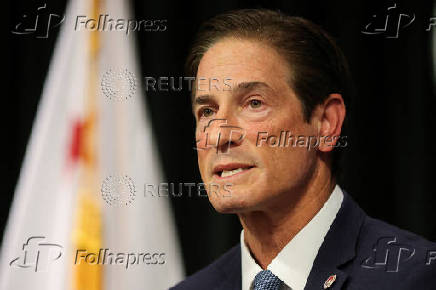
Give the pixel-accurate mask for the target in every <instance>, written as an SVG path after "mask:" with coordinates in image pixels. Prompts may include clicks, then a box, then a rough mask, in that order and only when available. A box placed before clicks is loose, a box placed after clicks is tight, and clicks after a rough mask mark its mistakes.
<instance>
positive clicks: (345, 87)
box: [186, 9, 352, 172]
mask: <svg viewBox="0 0 436 290" xmlns="http://www.w3.org/2000/svg"><path fill="white" fill-rule="evenodd" d="M224 38H236V39H246V40H255V41H259V42H261V43H264V44H267V45H269V46H270V47H272V48H274V49H275V50H276V51H277V52H278V53H279V54H280V55H281V56H282V57H283V58H284V59H285V60H286V62H287V64H288V68H289V71H290V73H291V74H290V75H291V79H290V80H288V84H289V85H290V87H291V88H292V89H293V90H294V92H295V93H296V95H297V97H298V98H299V100H300V101H301V105H302V110H303V113H304V118H305V121H306V122H309V121H310V119H311V116H312V112H313V110H314V108H315V107H316V106H317V105H319V104H322V103H323V102H324V100H325V99H326V98H327V97H328V96H329V94H331V93H338V94H341V95H342V98H343V100H344V103H345V105H346V106H348V105H349V102H350V94H351V91H352V87H351V77H350V72H349V69H348V64H347V61H346V59H345V56H344V54H343V53H342V51H341V50H340V48H339V47H338V46H337V45H336V43H335V41H334V40H333V39H332V38H331V37H330V36H329V35H328V34H327V33H326V32H325V31H324V30H323V29H322V28H321V27H320V26H318V25H316V24H314V23H312V22H310V21H308V20H306V19H304V18H301V17H293V16H288V15H285V14H283V13H281V12H279V11H272V10H266V9H242V10H235V11H230V12H226V13H224V14H220V15H217V16H215V17H213V18H212V19H210V20H208V21H206V22H205V23H203V24H202V25H201V26H200V28H199V31H198V33H197V36H196V38H195V41H194V43H193V46H192V48H191V50H190V53H189V55H188V58H187V62H186V73H187V75H188V76H194V77H195V76H196V75H197V71H198V65H199V63H200V61H201V59H202V57H203V56H204V54H205V53H206V52H207V50H208V49H209V48H211V47H212V46H213V45H214V44H215V43H217V42H218V41H220V40H222V39H224ZM337 149H338V148H335V150H334V152H333V153H334V154H333V155H334V156H333V158H332V159H333V160H332V161H333V162H332V171H333V172H335V171H336V169H337V168H336V167H337V161H338V158H339V156H338V153H339V152H338V150H337Z"/></svg>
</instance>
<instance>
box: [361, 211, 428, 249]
mask: <svg viewBox="0 0 436 290" xmlns="http://www.w3.org/2000/svg"><path fill="white" fill-rule="evenodd" d="M361 237H362V239H364V240H368V239H372V240H374V238H375V239H376V240H377V239H378V238H395V239H396V240H397V241H398V242H402V243H408V245H410V246H414V247H417V248H429V247H431V248H432V247H435V246H436V243H434V242H431V241H429V240H427V239H425V238H424V237H421V236H419V235H417V234H415V233H412V232H410V231H407V230H404V229H401V228H399V227H397V226H394V225H391V224H389V223H387V222H384V221H382V220H379V219H375V218H372V217H369V216H366V218H365V221H364V223H363V226H362V229H361ZM374 242H375V241H374Z"/></svg>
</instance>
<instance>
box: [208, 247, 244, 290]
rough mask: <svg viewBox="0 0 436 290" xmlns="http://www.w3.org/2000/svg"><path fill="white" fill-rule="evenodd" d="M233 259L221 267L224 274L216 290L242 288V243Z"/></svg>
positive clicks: (239, 289) (236, 289)
mask: <svg viewBox="0 0 436 290" xmlns="http://www.w3.org/2000/svg"><path fill="white" fill-rule="evenodd" d="M237 249H238V250H237V251H236V252H235V255H234V256H233V257H232V259H231V260H230V261H229V262H228V263H226V264H225V265H224V266H225V267H223V268H220V270H221V272H222V273H223V275H221V277H222V280H221V283H219V284H218V285H217V286H216V287H215V288H214V290H241V287H242V270H241V245H239V247H237Z"/></svg>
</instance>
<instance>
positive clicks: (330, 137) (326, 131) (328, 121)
mask: <svg viewBox="0 0 436 290" xmlns="http://www.w3.org/2000/svg"><path fill="white" fill-rule="evenodd" d="M345 114H346V110H345V104H344V99H342V95H340V94H330V95H329V96H328V98H327V99H326V100H325V101H324V103H323V105H322V106H321V112H320V118H319V124H318V128H319V130H318V136H319V138H320V140H319V147H318V149H319V150H320V151H322V152H329V151H332V150H333V148H334V147H335V146H336V143H337V141H338V139H339V137H340V135H341V129H342V124H343V123H344V119H345Z"/></svg>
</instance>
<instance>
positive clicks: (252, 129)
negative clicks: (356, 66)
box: [193, 38, 318, 213]
mask: <svg viewBox="0 0 436 290" xmlns="http://www.w3.org/2000/svg"><path fill="white" fill-rule="evenodd" d="M290 74H291V72H290V70H289V68H288V67H287V63H286V62H285V60H284V59H283V58H282V57H281V56H280V55H279V54H278V53H277V51H276V50H275V49H273V48H271V47H269V46H267V45H265V44H262V43H260V42H257V41H250V40H240V39H233V38H227V39H223V40H221V41H219V42H217V43H216V44H215V45H214V46H212V47H211V48H210V49H209V50H208V51H207V52H206V54H205V55H204V56H203V58H202V59H201V62H200V64H199V67H198V74H197V80H198V79H199V78H202V79H203V81H200V86H198V85H197V90H196V92H195V97H194V102H193V110H194V114H195V117H196V124H197V127H196V140H197V142H198V143H197V148H198V150H197V152H198V164H199V168H200V173H201V176H202V179H203V182H204V183H206V184H209V186H210V184H214V187H213V188H214V189H215V190H213V191H212V190H208V195H209V200H210V202H211V203H212V205H213V206H214V208H215V209H216V210H217V211H219V212H224V213H242V212H249V211H254V210H262V209H265V208H274V207H276V206H280V205H283V203H287V204H290V203H292V201H293V200H294V201H295V200H296V199H297V198H298V194H299V193H301V192H302V189H303V188H304V186H305V185H306V182H307V180H308V178H310V176H311V175H312V173H313V172H314V170H315V168H316V160H317V158H316V152H315V149H313V148H312V149H311V150H308V149H307V148H306V147H304V146H292V144H293V142H294V141H292V142H291V143H290V145H289V146H275V147H274V146H271V145H269V144H267V143H266V142H265V140H264V138H265V136H271V135H274V136H276V137H277V140H278V139H279V137H280V134H281V131H288V132H290V133H289V134H292V135H294V138H295V136H298V135H303V136H317V134H318V126H317V124H316V122H314V121H313V120H312V121H311V122H310V123H307V122H305V121H304V116H303V111H302V106H301V102H300V101H299V100H298V99H297V96H296V95H295V93H294V92H293V90H292V89H291V87H290V86H289V80H290V78H291V75H290ZM208 83H210V84H211V85H208ZM226 84H227V85H226ZM216 119H218V120H216ZM261 132H262V133H261ZM242 134H244V136H242ZM289 134H288V135H289ZM282 135H283V133H282ZM242 137H243V138H242ZM262 138H263V140H264V141H263V142H259V140H260V139H262ZM283 142H284V141H282V143H283ZM226 184H227V187H226V188H225V185H226ZM218 186H219V190H217V189H216V188H217V187H218ZM208 188H210V187H208ZM225 189H227V190H225ZM228 189H230V191H231V192H230V193H229V192H228Z"/></svg>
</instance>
